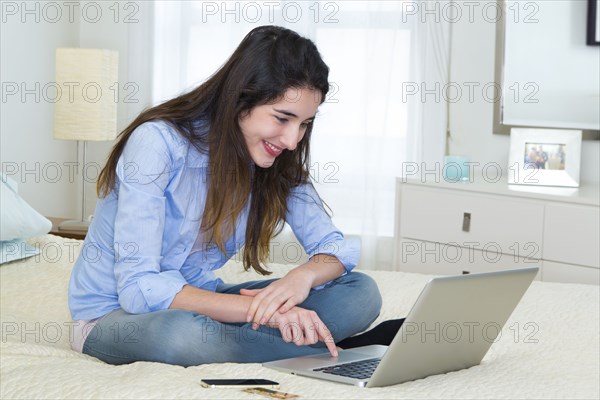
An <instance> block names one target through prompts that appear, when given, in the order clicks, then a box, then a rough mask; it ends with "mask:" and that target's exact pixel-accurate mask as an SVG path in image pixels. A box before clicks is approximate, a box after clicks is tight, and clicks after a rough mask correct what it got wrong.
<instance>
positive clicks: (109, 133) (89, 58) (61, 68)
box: [54, 48, 119, 231]
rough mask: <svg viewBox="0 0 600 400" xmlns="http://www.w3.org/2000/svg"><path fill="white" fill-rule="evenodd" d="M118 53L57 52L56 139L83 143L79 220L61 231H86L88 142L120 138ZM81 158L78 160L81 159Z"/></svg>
mask: <svg viewBox="0 0 600 400" xmlns="http://www.w3.org/2000/svg"><path fill="white" fill-rule="evenodd" d="M118 60H119V53H118V52H117V51H113V50H104V49H82V48H59V49H56V84H57V86H58V87H59V88H60V89H61V94H60V96H57V98H58V99H57V101H56V102H55V108H54V138H55V139H64V140H76V141H77V148H78V149H79V141H82V142H83V165H82V167H81V168H78V171H79V172H80V173H81V190H82V196H81V216H80V220H78V221H76V220H71V221H64V222H62V223H61V224H60V225H59V227H58V228H59V229H60V230H70V231H87V229H88V227H89V221H88V220H87V218H85V197H86V196H85V166H86V150H87V141H89V140H94V141H106V140H114V139H115V138H116V137H117V104H118V102H117V100H118V99H115V92H114V90H113V89H114V87H115V84H117V85H118V65H119V61H118ZM78 158H79V157H78Z"/></svg>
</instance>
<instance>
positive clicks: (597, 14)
mask: <svg viewBox="0 0 600 400" xmlns="http://www.w3.org/2000/svg"><path fill="white" fill-rule="evenodd" d="M598 3H600V1H599V0H588V15H587V18H588V20H587V44H589V45H592V46H598V45H600V5H599V4H598Z"/></svg>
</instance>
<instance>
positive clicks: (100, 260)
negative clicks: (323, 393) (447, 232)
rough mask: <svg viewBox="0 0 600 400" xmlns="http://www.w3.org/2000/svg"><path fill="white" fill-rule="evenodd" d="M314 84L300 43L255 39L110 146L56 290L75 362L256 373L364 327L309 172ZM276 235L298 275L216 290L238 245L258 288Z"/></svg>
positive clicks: (287, 38) (311, 60)
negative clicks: (284, 232) (94, 199)
mask: <svg viewBox="0 0 600 400" xmlns="http://www.w3.org/2000/svg"><path fill="white" fill-rule="evenodd" d="M328 71H329V69H328V67H327V66H326V65H325V63H324V62H323V60H322V59H321V57H320V55H319V52H318V50H317V48H316V47H315V45H314V44H313V43H312V42H311V41H310V40H308V39H305V38H303V37H300V36H299V35H298V34H296V33H295V32H293V31H290V30H288V29H284V28H281V27H275V26H263V27H258V28H256V29H254V30H252V31H251V32H250V33H248V35H247V36H246V37H245V38H244V39H243V40H242V42H241V43H240V45H239V46H238V48H237V49H236V50H235V52H234V53H233V55H232V56H231V57H230V59H229V60H228V61H227V63H226V64H225V65H223V67H221V68H220V69H219V70H218V71H217V72H216V73H215V74H214V75H213V76H212V77H211V78H210V79H209V80H208V81H206V82H205V83H204V84H202V85H201V86H199V87H198V88H196V89H194V90H193V91H191V92H189V93H186V94H183V95H181V96H179V97H177V98H175V99H172V100H170V101H167V102H165V103H163V104H160V105H158V106H155V107H153V108H150V109H147V110H145V111H144V112H142V113H141V114H140V115H139V116H138V117H137V118H136V119H135V120H134V121H133V122H132V123H131V125H129V126H128V127H127V128H126V129H125V130H124V131H123V132H122V133H121V134H120V138H119V140H118V142H117V144H116V145H115V147H114V149H113V150H112V152H111V154H110V156H109V158H108V161H107V164H106V166H105V167H104V169H103V170H102V172H101V174H100V177H99V180H98V194H99V197H100V199H99V201H98V203H97V206H96V211H95V216H94V220H93V222H92V224H91V226H90V229H89V232H88V235H87V237H86V239H85V242H84V246H83V248H82V252H81V255H80V256H79V258H78V259H77V262H76V263H75V266H74V269H73V273H72V276H71V281H70V285H69V307H70V309H71V314H72V317H73V320H75V321H76V322H77V324H75V336H74V339H75V340H74V341H73V348H74V349H76V350H78V351H81V352H83V353H84V354H88V355H91V356H94V357H97V358H99V359H101V360H104V361H106V362H108V363H111V364H124V363H131V362H135V361H158V362H163V363H169V364H177V365H183V366H188V365H198V364H204V363H214V362H264V361H269V360H275V359H282V358H287V357H294V356H299V355H308V354H314V353H322V352H323V351H324V350H325V348H326V349H327V350H328V351H329V352H330V353H331V354H332V355H334V356H336V355H337V348H336V345H335V343H336V342H339V341H341V340H342V339H344V338H348V337H350V336H352V335H354V334H355V333H357V332H360V331H362V330H364V329H366V328H367V327H369V325H370V324H371V323H372V322H373V321H374V320H375V318H376V317H377V316H378V314H379V311H380V308H381V297H380V294H379V291H378V289H377V286H376V284H375V283H374V281H373V280H372V279H371V278H369V277H368V276H366V275H364V274H361V273H358V272H351V271H352V269H353V268H354V267H355V266H356V263H357V261H358V256H359V246H358V244H357V243H356V242H354V241H350V240H347V239H345V238H344V236H343V235H342V234H341V232H340V231H339V230H338V229H337V228H336V227H335V226H334V225H333V224H332V222H331V219H330V218H329V215H328V214H327V213H326V212H325V210H324V208H323V206H322V202H321V200H320V198H319V196H318V195H317V193H316V191H315V190H314V187H313V186H312V184H311V183H310V179H309V174H308V162H309V144H310V136H311V132H312V127H313V124H314V119H315V113H316V111H317V108H318V106H319V105H320V104H321V103H323V101H324V100H325V96H326V95H327V92H328V89H329V83H328V80H327V79H328ZM284 221H285V222H287V223H288V224H289V225H290V226H291V227H292V229H293V231H294V233H295V234H296V236H297V238H298V239H299V241H300V242H301V243H302V245H303V247H304V248H305V250H306V252H307V253H308V254H309V256H310V260H309V261H308V262H307V263H305V264H303V265H300V266H298V267H297V268H294V269H292V270H290V271H289V272H288V273H287V275H286V276H285V277H283V278H281V279H271V280H261V281H253V282H245V283H243V284H237V285H233V284H226V283H224V282H223V281H222V280H220V279H218V278H216V277H215V275H214V274H213V272H212V271H213V270H215V269H218V268H220V267H222V266H223V264H225V262H226V261H227V260H228V259H229V258H230V257H231V256H233V255H234V254H236V253H237V252H238V250H240V248H241V247H242V246H244V250H243V262H244V267H245V269H246V270H248V269H249V268H250V267H251V268H253V269H254V270H256V271H257V272H259V273H261V274H263V275H266V274H269V272H268V271H266V270H265V269H263V267H262V266H261V264H263V263H264V262H265V261H266V260H267V258H268V255H269V241H270V239H271V237H272V236H274V234H276V233H277V232H278V231H280V230H281V227H282V224H283V222H284Z"/></svg>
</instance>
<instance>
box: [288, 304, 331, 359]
mask: <svg viewBox="0 0 600 400" xmlns="http://www.w3.org/2000/svg"><path fill="white" fill-rule="evenodd" d="M283 321H285V322H283ZM279 330H280V332H281V335H282V337H283V340H284V341H286V342H288V343H289V342H294V344H296V345H297V346H302V345H310V344H315V343H317V342H318V341H322V342H323V343H325V346H327V349H328V350H329V352H330V353H331V355H332V356H333V357H337V356H338V351H337V347H336V346H335V342H334V340H333V335H332V334H331V332H330V331H329V329H328V328H327V326H326V325H325V324H324V323H323V321H321V319H320V318H319V316H318V315H317V313H315V312H314V311H310V310H300V312H297V313H295V315H290V316H288V318H285V319H284V320H282V322H281V323H280V326H279Z"/></svg>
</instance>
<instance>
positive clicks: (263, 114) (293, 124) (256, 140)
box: [239, 88, 321, 168]
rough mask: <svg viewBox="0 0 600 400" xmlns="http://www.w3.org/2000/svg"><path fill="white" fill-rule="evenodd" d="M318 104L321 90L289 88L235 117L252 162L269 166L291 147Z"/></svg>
mask: <svg viewBox="0 0 600 400" xmlns="http://www.w3.org/2000/svg"><path fill="white" fill-rule="evenodd" d="M319 104H321V93H320V92H318V91H315V90H311V89H305V88H303V89H297V88H290V89H288V90H287V91H286V92H285V95H284V96H283V98H282V99H280V100H278V101H277V102H276V103H273V104H263V105H260V106H256V107H254V108H252V109H251V110H250V111H249V112H248V113H246V114H245V115H242V116H241V117H240V118H239V125H240V129H241V130H242V134H243V135H244V139H245V141H246V146H247V147H248V152H249V153H250V157H252V160H253V161H254V163H255V164H256V165H257V166H259V167H262V168H269V167H270V166H271V165H273V163H274V162H275V159H276V158H277V156H279V155H280V154H281V153H282V152H283V151H285V150H289V151H292V150H294V149H295V148H296V146H297V145H298V143H299V142H300V141H301V140H302V138H303V137H304V134H305V133H306V128H307V127H308V125H309V124H310V123H311V122H312V120H313V119H314V117H315V113H316V112H317V108H318V107H319Z"/></svg>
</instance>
